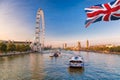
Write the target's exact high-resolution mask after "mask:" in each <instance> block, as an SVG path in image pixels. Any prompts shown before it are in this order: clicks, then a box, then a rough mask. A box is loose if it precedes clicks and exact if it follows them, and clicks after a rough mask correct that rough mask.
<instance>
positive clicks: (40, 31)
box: [32, 9, 45, 52]
mask: <svg viewBox="0 0 120 80" xmlns="http://www.w3.org/2000/svg"><path fill="white" fill-rule="evenodd" d="M44 40H45V22H44V13H43V10H42V9H38V11H37V14H36V27H35V40H34V42H33V46H32V49H33V51H36V52H41V51H42V50H43V49H44Z"/></svg>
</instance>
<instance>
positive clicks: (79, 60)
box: [69, 56, 84, 68]
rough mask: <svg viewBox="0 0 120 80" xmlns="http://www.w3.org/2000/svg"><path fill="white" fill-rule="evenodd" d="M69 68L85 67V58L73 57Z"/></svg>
mask: <svg viewBox="0 0 120 80" xmlns="http://www.w3.org/2000/svg"><path fill="white" fill-rule="evenodd" d="M69 66H70V67H73V68H80V67H81V68H82V67H84V62H83V58H82V57H81V56H73V57H71V58H70V60H69Z"/></svg>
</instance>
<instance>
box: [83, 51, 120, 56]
mask: <svg viewBox="0 0 120 80" xmlns="http://www.w3.org/2000/svg"><path fill="white" fill-rule="evenodd" d="M82 51H85V52H94V53H103V54H119V55H120V52H110V51H94V50H82Z"/></svg>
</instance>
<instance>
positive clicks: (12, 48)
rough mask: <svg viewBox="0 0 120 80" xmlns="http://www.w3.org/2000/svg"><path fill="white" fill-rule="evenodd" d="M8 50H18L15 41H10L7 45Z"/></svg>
mask: <svg viewBox="0 0 120 80" xmlns="http://www.w3.org/2000/svg"><path fill="white" fill-rule="evenodd" d="M7 50H8V51H15V50H16V45H15V44H13V43H9V44H8V46H7Z"/></svg>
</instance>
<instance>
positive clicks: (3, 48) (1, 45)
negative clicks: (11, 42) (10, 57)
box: [0, 42, 7, 52]
mask: <svg viewBox="0 0 120 80" xmlns="http://www.w3.org/2000/svg"><path fill="white" fill-rule="evenodd" d="M0 51H1V52H6V51H7V45H6V44H5V43H3V42H2V43H0Z"/></svg>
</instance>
